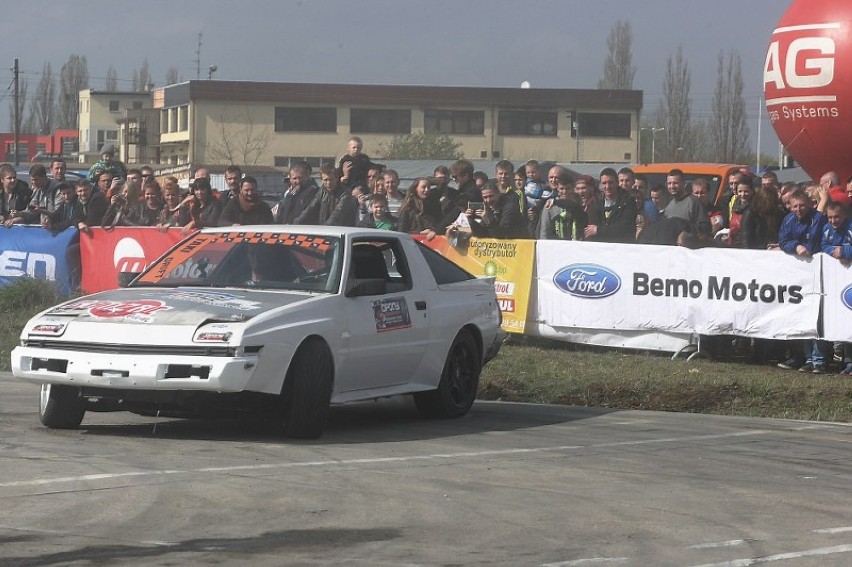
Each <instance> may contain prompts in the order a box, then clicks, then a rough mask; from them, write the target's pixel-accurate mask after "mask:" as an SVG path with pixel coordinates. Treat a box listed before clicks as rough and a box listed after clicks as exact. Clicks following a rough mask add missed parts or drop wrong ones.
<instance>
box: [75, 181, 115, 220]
mask: <svg viewBox="0 0 852 567" xmlns="http://www.w3.org/2000/svg"><path fill="white" fill-rule="evenodd" d="M74 187H75V190H76V192H77V199H78V200H79V201H80V205H81V206H82V209H83V220H81V221H80V222H78V223H77V229H79V230H80V232H88V230H89V227H90V226H100V225H101V221H103V218H104V215H105V214H106V211H107V207H109V203H107V200H106V195H104V194H103V192H102V191H93V190H92V184H91V183H89V181H88V180H86V179H81V180H80V181H78V182H77V183H76V185H75V186H74Z"/></svg>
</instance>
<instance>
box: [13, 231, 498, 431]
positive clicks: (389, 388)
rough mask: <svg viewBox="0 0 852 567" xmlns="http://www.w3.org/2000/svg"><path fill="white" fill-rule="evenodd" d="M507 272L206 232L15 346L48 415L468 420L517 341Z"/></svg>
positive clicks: (419, 251) (373, 242) (293, 427)
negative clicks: (404, 411) (414, 412)
mask: <svg viewBox="0 0 852 567" xmlns="http://www.w3.org/2000/svg"><path fill="white" fill-rule="evenodd" d="M500 321H501V316H500V311H499V308H498V306H497V299H496V296H495V293H494V285H493V280H492V279H477V278H475V277H474V276H472V275H471V274H469V273H468V272H466V271H465V270H463V269H461V268H459V267H458V266H457V265H455V264H453V263H452V262H450V261H449V260H447V259H445V258H444V257H442V256H441V255H439V254H438V253H436V252H434V251H433V250H431V249H429V248H428V247H426V246H424V245H423V244H420V243H419V242H417V241H416V240H414V239H413V238H411V236H409V235H407V234H402V233H398V232H390V231H384V230H374V229H357V228H340V227H308V226H251V227H229V228H218V229H206V230H203V231H202V232H200V233H197V234H195V235H193V236H191V237H188V238H187V239H186V240H184V241H183V242H181V243H180V244H178V245H177V246H175V247H174V248H172V249H171V250H170V251H169V252H167V253H166V254H165V255H163V256H162V257H161V258H160V259H159V260H157V261H156V262H155V263H154V264H152V265H151V266H150V267H148V269H146V270H145V271H144V272H143V273H141V274H139V275H136V277H135V278H134V279H133V281H132V282H131V283H130V284H129V285H128V286H127V287H125V288H121V289H116V290H113V291H107V292H102V293H98V294H94V295H89V296H86V297H81V298H77V299H72V300H71V301H67V302H65V303H62V304H60V305H57V306H55V307H52V308H50V309H48V310H46V311H44V312H42V313H40V314H39V315H37V316H35V317H33V318H32V319H31V320H30V321H29V322H28V323H27V325H26V326H25V327H24V330H23V332H22V334H21V346H19V347H17V348H15V349H14V350H13V351H12V369H13V373H14V375H15V376H16V377H18V378H20V379H22V380H26V381H29V382H35V383H37V384H40V385H41V392H40V397H39V416H40V418H41V422H42V423H43V424H44V425H46V426H48V427H53V428H75V427H77V426H79V425H80V423H81V421H82V419H83V417H84V414H85V412H86V411H131V412H136V413H140V414H144V415H169V416H187V417H193V416H206V415H215V414H218V413H221V412H222V411H225V410H227V411H228V412H229V413H230V412H233V411H234V410H238V411H239V410H247V411H249V412H252V413H257V412H259V411H264V412H268V413H272V414H273V415H275V416H277V417H278V420H279V421H280V423H281V424H282V427H283V431H284V433H285V434H286V435H288V436H292V437H318V436H319V435H321V434H322V431H323V429H324V427H325V423H326V418H327V415H328V408H329V405H330V404H337V403H343V402H349V401H355V400H368V399H375V398H379V397H385V396H393V395H398V394H414V399H415V403H416V406H417V408H418V409H419V410H420V411H421V412H422V413H424V414H425V415H429V416H442V417H458V416H461V415H464V414H465V413H467V411H468V410H469V409H470V407H471V405H472V404H473V400H474V398H475V396H476V392H477V387H478V382H479V373H480V369H481V368H482V365H483V364H485V363H486V362H488V360H490V359H491V358H493V357H494V356H495V355H496V354H497V352H498V350H499V348H500V345H501V343H502V340H503V338H504V336H505V335H504V333H503V331H502V330H501V329H500Z"/></svg>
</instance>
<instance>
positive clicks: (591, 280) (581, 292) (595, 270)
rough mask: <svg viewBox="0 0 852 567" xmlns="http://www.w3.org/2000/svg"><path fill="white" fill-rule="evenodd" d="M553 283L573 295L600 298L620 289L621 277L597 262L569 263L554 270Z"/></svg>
mask: <svg viewBox="0 0 852 567" xmlns="http://www.w3.org/2000/svg"><path fill="white" fill-rule="evenodd" d="M553 284H554V285H555V286H556V287H558V288H559V289H561V290H562V291H564V292H565V293H569V294H571V295H573V296H575V297H584V298H588V299H600V298H603V297H609V296H610V295H613V294H614V293H616V292H617V291H618V290H619V289H621V278H620V277H618V274H616V273H615V272H613V271H611V270H609V269H607V268H604V267H603V266H598V265H597V264H571V265H570V266H565V267H564V268H562V269H561V270H559V271H558V272H556V275H555V276H553Z"/></svg>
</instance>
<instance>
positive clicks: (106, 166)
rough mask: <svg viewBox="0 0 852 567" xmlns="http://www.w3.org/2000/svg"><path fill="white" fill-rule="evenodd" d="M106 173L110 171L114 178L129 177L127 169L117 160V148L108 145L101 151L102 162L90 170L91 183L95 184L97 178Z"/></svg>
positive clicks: (98, 162) (96, 163)
mask: <svg viewBox="0 0 852 567" xmlns="http://www.w3.org/2000/svg"><path fill="white" fill-rule="evenodd" d="M104 171H109V172H110V173H112V174H113V176H114V177H121V178H122V179H123V178H125V177H127V168H126V167H125V166H124V164H123V163H121V162H120V161H119V160H117V159H115V147H114V146H113V145H111V144H108V145H106V146H104V147H103V149H102V150H101V159H100V161H97V162H95V164H94V165H93V166H92V167H91V168H90V169H89V181H91V182H92V183H94V182H95V176H96V175H98V174H99V173H102V172H104Z"/></svg>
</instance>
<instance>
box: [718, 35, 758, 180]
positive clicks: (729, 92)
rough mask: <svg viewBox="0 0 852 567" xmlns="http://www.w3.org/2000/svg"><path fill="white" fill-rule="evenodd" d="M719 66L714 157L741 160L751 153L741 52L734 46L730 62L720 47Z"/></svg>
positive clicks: (729, 56)
mask: <svg viewBox="0 0 852 567" xmlns="http://www.w3.org/2000/svg"><path fill="white" fill-rule="evenodd" d="M716 69H717V75H716V92H715V94H714V96H713V122H712V123H711V128H710V134H711V139H712V141H713V159H714V161H717V162H719V163H740V162H742V160H744V159H745V158H746V156H747V154H748V146H749V140H748V139H749V127H748V123H747V122H746V111H745V102H744V101H743V75H742V65H741V62H740V55H739V53H737V52H736V51H734V50H731V51H730V52H729V53H728V57H727V62H726V61H725V55H724V53H723V52H721V51H720V52H719V59H718V64H717V67H716ZM742 163H748V162H742Z"/></svg>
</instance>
